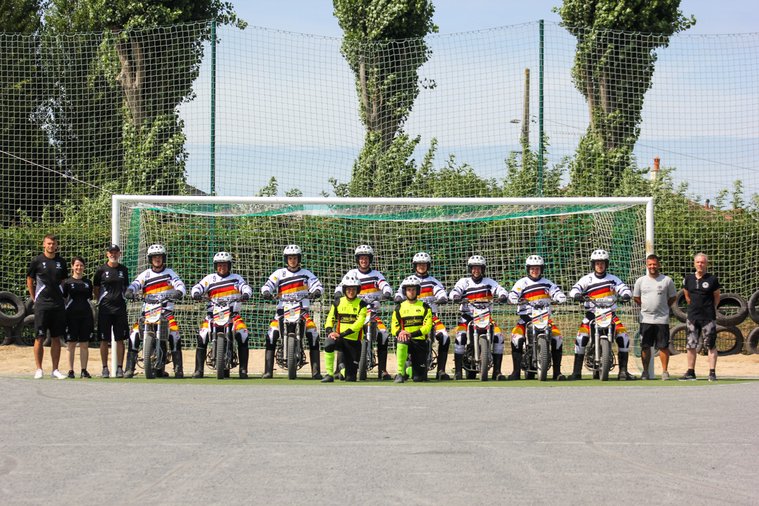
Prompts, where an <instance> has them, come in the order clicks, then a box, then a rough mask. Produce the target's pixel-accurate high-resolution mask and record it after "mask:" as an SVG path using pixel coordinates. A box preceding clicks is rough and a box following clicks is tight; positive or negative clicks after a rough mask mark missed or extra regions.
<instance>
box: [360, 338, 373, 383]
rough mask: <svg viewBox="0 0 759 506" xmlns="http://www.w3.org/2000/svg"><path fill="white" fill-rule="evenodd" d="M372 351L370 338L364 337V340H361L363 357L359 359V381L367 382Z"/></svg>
mask: <svg viewBox="0 0 759 506" xmlns="http://www.w3.org/2000/svg"><path fill="white" fill-rule="evenodd" d="M371 351H372V349H371V347H370V344H369V339H368V336H364V339H362V340H361V357H359V359H358V379H359V381H366V367H367V365H368V363H369V353H371Z"/></svg>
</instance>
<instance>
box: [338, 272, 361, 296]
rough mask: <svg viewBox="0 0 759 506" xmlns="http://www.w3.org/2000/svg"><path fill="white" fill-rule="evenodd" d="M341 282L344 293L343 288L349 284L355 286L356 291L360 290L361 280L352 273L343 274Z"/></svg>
mask: <svg viewBox="0 0 759 506" xmlns="http://www.w3.org/2000/svg"><path fill="white" fill-rule="evenodd" d="M341 284H342V285H343V293H345V289H346V288H348V287H350V286H353V287H355V288H356V290H357V292H356V293H358V292H360V291H361V281H360V280H359V279H358V277H357V276H355V275H354V274H346V275H345V276H343V281H342V283H341Z"/></svg>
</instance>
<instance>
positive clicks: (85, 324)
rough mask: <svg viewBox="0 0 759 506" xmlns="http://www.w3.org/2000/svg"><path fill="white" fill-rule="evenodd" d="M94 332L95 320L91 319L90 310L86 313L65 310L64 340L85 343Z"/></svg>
mask: <svg viewBox="0 0 759 506" xmlns="http://www.w3.org/2000/svg"><path fill="white" fill-rule="evenodd" d="M94 332H95V322H94V321H93V320H92V311H87V312H86V313H80V314H77V313H70V312H68V311H67V312H66V342H67V343H86V342H89V341H91V340H92V337H93V333H94Z"/></svg>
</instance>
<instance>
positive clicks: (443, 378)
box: [437, 371, 451, 381]
mask: <svg viewBox="0 0 759 506" xmlns="http://www.w3.org/2000/svg"><path fill="white" fill-rule="evenodd" d="M437 379H438V381H450V379H451V377H450V376H448V374H446V372H445V371H438V372H437Z"/></svg>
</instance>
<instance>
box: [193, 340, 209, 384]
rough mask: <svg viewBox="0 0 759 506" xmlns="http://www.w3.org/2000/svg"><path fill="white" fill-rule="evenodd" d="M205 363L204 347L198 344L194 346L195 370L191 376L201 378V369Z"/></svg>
mask: <svg viewBox="0 0 759 506" xmlns="http://www.w3.org/2000/svg"><path fill="white" fill-rule="evenodd" d="M205 365H206V347H205V346H202V347H201V346H198V347H197V348H195V372H194V373H192V377H193V378H202V377H203V369H204V368H205Z"/></svg>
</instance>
